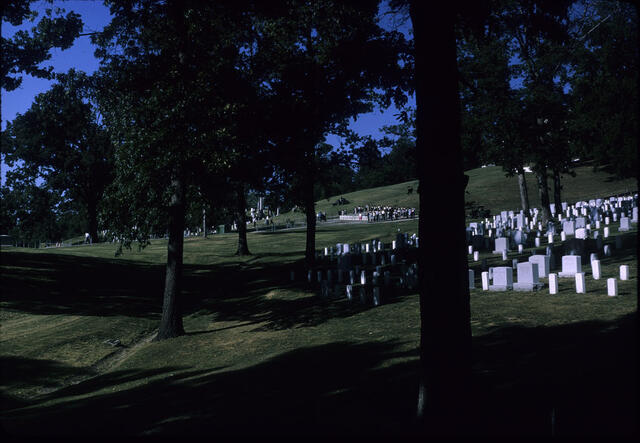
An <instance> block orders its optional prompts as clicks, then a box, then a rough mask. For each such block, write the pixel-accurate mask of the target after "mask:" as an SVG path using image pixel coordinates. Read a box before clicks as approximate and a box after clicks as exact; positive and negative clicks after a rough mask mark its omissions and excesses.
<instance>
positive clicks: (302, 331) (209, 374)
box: [0, 168, 638, 436]
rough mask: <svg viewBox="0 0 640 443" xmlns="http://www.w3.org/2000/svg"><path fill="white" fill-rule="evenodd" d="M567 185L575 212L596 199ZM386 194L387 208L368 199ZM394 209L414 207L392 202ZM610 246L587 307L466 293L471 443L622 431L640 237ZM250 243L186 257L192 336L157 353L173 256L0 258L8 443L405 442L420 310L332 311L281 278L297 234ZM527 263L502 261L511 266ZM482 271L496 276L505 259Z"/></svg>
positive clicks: (187, 249)
mask: <svg viewBox="0 0 640 443" xmlns="http://www.w3.org/2000/svg"><path fill="white" fill-rule="evenodd" d="M476 172H477V174H476ZM582 172H585V174H584V175H585V176H586V171H582ZM474 174H475V175H474ZM482 174H484V175H485V176H483V177H481V175H482ZM470 175H472V182H471V183H472V185H473V187H472V188H470V189H480V184H481V183H484V186H489V183H492V182H493V183H494V184H493V185H492V186H502V185H503V184H504V182H505V180H506V179H504V177H503V175H501V173H500V172H499V170H498V168H495V169H492V168H483V169H482V170H476V171H470ZM579 177H580V175H579ZM591 179H592V180H595V179H594V178H593V177H592V178H591ZM600 179H602V180H600ZM600 179H598V180H600V183H601V186H607V185H606V184H607V183H608V184H609V185H610V187H609V188H606V189H605V190H604V191H602V192H598V193H596V195H607V194H609V193H615V192H616V191H614V190H613V189H614V188H613V186H614V185H616V183H615V182H607V181H606V177H600ZM514 180H515V179H514ZM514 183H515V182H514ZM576 183H578V182H576ZM576 183H574V184H576ZM603 183H604V185H603ZM470 186H471V185H470ZM566 186H567V189H566V195H568V196H570V195H576V197H575V199H582V198H588V197H590V196H589V195H580V194H571V192H574V191H573V190H572V188H571V186H573V185H571V184H570V183H569V182H568V181H567V183H566ZM576 186H577V187H578V188H580V187H581V186H582V187H584V186H586V185H585V184H580V183H578V184H577V185H576ZM616 186H617V185H616ZM498 189H501V188H498ZM415 190H416V186H415V184H414V194H413V195H411V196H409V195H407V194H406V184H400V185H395V188H393V187H385V188H383V189H379V190H376V192H371V190H369V191H361V192H360V193H354V195H355V197H354V196H350V195H349V194H345V198H347V199H349V200H350V201H351V205H353V206H355V205H363V204H367V203H369V204H385V203H388V204H394V205H398V206H417V195H415ZM575 192H577V191H575ZM620 192H621V191H620ZM532 194H533V193H532ZM380 195H385V197H384V198H387V199H388V200H386V201H368V202H367V201H366V200H365V199H366V198H372V199H373V198H377V197H376V196H380ZM394 195H395V196H396V197H394ZM593 195H594V194H591V196H593ZM401 197H405V198H409V197H410V198H415V199H416V203H414V204H413V205H412V204H410V203H407V202H403V203H400V200H398V203H396V202H395V201H394V200H393V199H394V198H398V199H400V198H401ZM471 197H472V198H473V199H474V200H477V201H478V202H479V203H480V204H485V203H484V202H489V203H486V204H485V206H488V207H495V208H497V209H501V208H503V206H500V205H502V204H505V205H506V204H509V205H511V206H504V208H513V209H515V208H517V205H518V204H519V203H518V202H519V200H518V196H517V185H516V187H515V188H514V195H513V200H514V201H515V202H516V204H515V206H513V204H512V203H509V202H510V200H509V199H511V198H512V197H511V196H505V197H504V198H503V200H502V202H500V201H498V200H495V201H494V200H491V199H492V198H493V197H492V194H490V193H489V192H480V193H479V194H477V195H476V194H472V196H471ZM481 198H485V199H486V200H480V199H481ZM359 199H360V200H359ZM567 199H568V200H569V197H567ZM331 201H333V199H332V200H331ZM569 201H571V200H569ZM505 202H506V203H505ZM327 204H330V203H327ZM532 204H535V203H533V202H532ZM491 205H494V206H491ZM350 207H352V206H350ZM327 213H328V214H329V211H327ZM417 228H418V226H417V220H410V221H401V222H393V223H380V224H358V225H345V224H341V225H326V224H321V225H319V229H318V232H317V234H316V246H317V248H318V249H319V250H321V249H322V248H324V247H325V246H331V245H335V244H336V243H342V242H344V241H350V242H352V243H353V242H364V241H367V240H371V239H373V238H380V239H381V240H383V241H385V242H390V241H391V240H392V239H393V238H395V234H396V233H397V232H398V230H400V231H402V232H409V233H417ZM614 231H615V232H614ZM616 235H624V236H625V243H624V248H623V249H622V250H615V249H614V255H613V256H612V257H609V258H603V259H601V263H602V279H601V280H599V281H595V280H593V278H592V277H591V274H590V268H589V266H584V267H583V270H585V272H586V273H587V282H586V283H587V293H586V294H575V291H574V289H573V288H574V286H573V285H574V283H573V280H571V279H561V280H560V291H559V293H558V294H556V295H550V294H549V293H548V289H546V288H545V289H543V290H541V291H537V292H513V291H507V292H503V293H493V292H483V291H481V290H479V289H475V290H472V291H471V330H472V334H473V349H474V357H473V374H474V383H475V384H474V389H475V391H474V395H473V396H472V397H473V400H472V405H471V406H472V408H473V409H474V410H476V411H478V413H477V417H478V419H477V421H476V422H474V423H472V424H471V425H470V426H471V427H470V429H469V432H470V433H472V434H473V433H482V432H488V433H494V432H502V433H506V434H509V433H518V432H519V433H526V434H536V433H544V432H546V430H547V428H548V426H547V421H548V413H549V410H550V408H551V407H554V408H556V409H557V411H558V414H559V415H558V420H559V421H558V423H559V425H558V426H559V432H560V433H561V434H562V433H563V432H564V433H572V432H574V433H575V432H577V433H584V434H588V435H595V434H598V432H605V433H607V432H609V431H612V430H617V431H621V432H626V431H629V429H630V428H629V427H630V426H631V425H630V423H632V424H633V423H635V409H634V408H636V407H637V406H636V403H635V396H634V393H635V383H636V381H635V380H636V372H637V362H636V361H635V353H636V341H635V337H636V315H637V296H636V294H637V278H638V268H637V252H636V249H637V229H636V227H635V226H634V228H633V230H632V231H631V232H630V233H627V234H620V233H618V232H617V231H616V230H615V229H612V237H611V238H609V239H607V240H606V243H609V244H612V245H613V244H615V239H614V237H615V236H616ZM248 241H249V248H250V250H251V252H252V255H251V256H248V257H236V256H235V255H234V253H235V249H236V244H237V234H234V233H231V234H221V235H215V236H210V237H209V238H207V239H203V238H191V239H187V240H186V241H185V245H184V262H185V266H184V284H183V295H182V300H183V313H184V315H183V318H184V327H185V331H186V335H185V336H182V337H179V338H176V339H172V340H167V341H163V342H150V341H148V339H149V338H151V337H152V336H153V334H154V331H155V330H156V328H157V326H158V323H159V319H160V314H161V307H162V288H163V284H164V281H163V276H164V263H165V261H166V254H167V250H166V247H167V243H166V241H164V240H154V241H152V243H151V245H150V246H148V247H147V248H145V249H143V250H140V251H139V250H138V249H137V248H136V247H135V245H134V248H133V249H132V250H125V251H124V253H123V254H122V255H121V256H119V257H115V256H114V252H115V251H116V245H114V244H94V245H87V246H77V247H72V248H50V249H39V250H35V249H23V248H3V249H2V250H1V251H0V259H1V262H0V263H1V265H0V271H1V272H2V298H1V299H0V308H1V310H0V332H1V334H0V368H1V370H2V386H1V397H0V399H1V401H2V413H1V417H0V419H1V420H2V425H3V427H4V429H5V430H7V431H8V432H9V433H11V434H18V435H32V434H75V435H78V434H100V435H107V434H118V435H122V434H132V435H147V434H157V433H162V434H175V435H178V434H179V435H181V436H184V435H185V434H187V435H188V434H207V435H217V434H218V433H233V434H234V435H237V434H245V433H257V434H260V435H268V434H273V433H276V434H282V433H283V432H287V431H289V432H298V433H304V434H305V435H308V434H309V433H314V434H322V433H334V434H341V435H343V434H345V433H347V434H348V433H358V434H363V433H364V434H374V435H382V434H393V435H397V434H401V433H403V432H412V430H414V429H415V428H413V421H412V419H411V417H412V414H413V413H414V408H415V401H416V398H415V397H416V392H417V385H418V347H419V342H420V337H419V333H420V321H419V299H418V295H417V294H416V293H415V292H411V291H403V292H400V293H399V294H397V295H396V296H394V297H391V298H389V299H387V301H386V303H385V304H383V305H382V306H379V307H377V308H372V307H368V306H363V305H360V304H357V303H355V304H353V303H349V302H348V301H347V300H346V299H344V297H343V298H342V299H333V300H325V299H322V298H321V297H319V296H318V295H317V294H316V291H317V289H316V288H315V287H313V286H309V285H307V284H305V283H301V282H293V283H292V282H291V281H290V279H289V271H290V270H292V269H296V270H298V272H299V274H298V275H300V270H302V269H303V267H302V260H303V256H304V247H305V232H304V231H302V230H297V231H296V230H291V231H279V232H275V233H250V234H249V235H248ZM543 243H544V242H543ZM538 249H539V250H540V251H542V250H544V245H543V247H541V248H538ZM531 253H532V250H531V249H525V251H524V252H523V254H521V255H517V254H511V255H510V256H509V261H508V263H507V264H508V265H510V264H511V259H512V258H515V257H518V258H519V260H520V261H524V260H526V258H527V257H528V256H529V255H530V254H531ZM480 258H481V259H482V258H487V259H488V264H489V266H498V265H504V264H505V263H503V262H502V259H501V256H499V255H493V254H487V253H482V254H481V256H480ZM621 264H628V265H629V266H630V280H628V281H625V282H622V281H619V282H618V284H619V293H620V295H619V296H618V297H608V296H607V295H606V278H608V277H614V276H618V272H619V266H620V265H621ZM469 266H470V268H472V269H475V270H476V274H475V276H476V282H475V283H476V287H477V288H478V287H481V284H480V271H481V270H480V268H479V263H476V262H473V261H472V260H471V259H470V260H469ZM543 282H544V283H546V279H543ZM110 339H118V340H120V342H121V345H120V346H118V347H113V346H112V345H110V344H108V343H106V341H107V340H110ZM598 405H600V406H598ZM585 417H588V419H585Z"/></svg>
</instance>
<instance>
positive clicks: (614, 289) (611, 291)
mask: <svg viewBox="0 0 640 443" xmlns="http://www.w3.org/2000/svg"><path fill="white" fill-rule="evenodd" d="M607 295H608V296H609V297H615V296H616V295H618V281H617V280H616V279H615V278H608V279H607Z"/></svg>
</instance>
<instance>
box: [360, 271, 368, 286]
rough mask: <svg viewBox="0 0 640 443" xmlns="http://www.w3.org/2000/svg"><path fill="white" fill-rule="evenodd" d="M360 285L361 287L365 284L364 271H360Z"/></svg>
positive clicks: (365, 275)
mask: <svg viewBox="0 0 640 443" xmlns="http://www.w3.org/2000/svg"><path fill="white" fill-rule="evenodd" d="M360 284H361V285H366V284H367V274H366V273H365V270H364V269H363V270H362V271H360Z"/></svg>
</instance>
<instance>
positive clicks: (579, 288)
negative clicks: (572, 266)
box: [576, 272, 587, 294]
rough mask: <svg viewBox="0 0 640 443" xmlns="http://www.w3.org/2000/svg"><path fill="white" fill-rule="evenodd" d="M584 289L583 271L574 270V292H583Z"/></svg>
mask: <svg viewBox="0 0 640 443" xmlns="http://www.w3.org/2000/svg"><path fill="white" fill-rule="evenodd" d="M585 292H587V291H586V287H585V281H584V272H576V294H584V293H585Z"/></svg>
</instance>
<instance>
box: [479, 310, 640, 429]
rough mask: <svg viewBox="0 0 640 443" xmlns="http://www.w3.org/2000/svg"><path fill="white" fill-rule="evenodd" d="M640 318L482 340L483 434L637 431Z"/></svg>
mask: <svg viewBox="0 0 640 443" xmlns="http://www.w3.org/2000/svg"><path fill="white" fill-rule="evenodd" d="M637 321H638V318H637V313H633V314H628V315H625V316H622V317H620V318H619V319H617V320H616V321H612V322H601V321H588V322H580V323H573V324H566V325H561V326H554V327H534V328H531V327H519V326H509V327H505V328H499V329H497V330H495V331H493V332H491V333H490V334H487V335H483V336H479V337H475V338H474V354H475V359H474V360H475V365H474V372H475V374H476V377H475V386H476V390H477V391H476V393H475V396H474V397H475V398H476V399H477V403H476V404H475V407H476V410H477V411H478V415H477V416H476V420H474V427H476V429H478V431H479V433H491V434H529V435H536V434H538V435H545V434H546V435H551V421H552V414H553V415H554V420H555V435H558V436H562V435H588V436H592V435H615V434H632V433H636V432H637V425H636V418H637V412H638V409H637V406H638V405H637V342H636V336H637V335H636V334H637Z"/></svg>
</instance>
